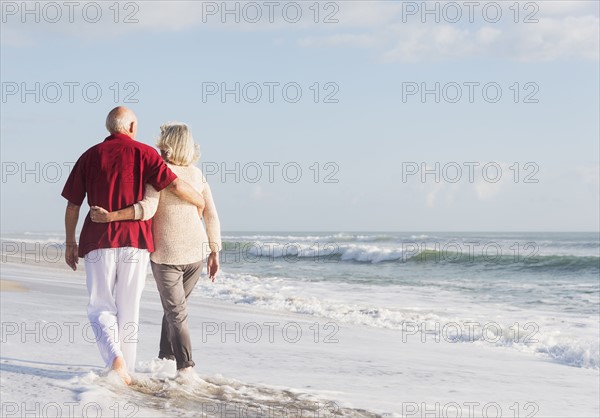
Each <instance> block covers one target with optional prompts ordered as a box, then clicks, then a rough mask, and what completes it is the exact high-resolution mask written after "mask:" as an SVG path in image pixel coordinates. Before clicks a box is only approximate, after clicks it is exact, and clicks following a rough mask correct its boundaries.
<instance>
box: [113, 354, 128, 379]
mask: <svg viewBox="0 0 600 418" xmlns="http://www.w3.org/2000/svg"><path fill="white" fill-rule="evenodd" d="M112 369H113V370H114V371H115V372H117V374H118V375H119V377H120V378H121V379H123V382H125V384H126V385H130V384H131V376H129V373H127V366H126V365H125V359H123V357H115V359H114V360H113V364H112Z"/></svg>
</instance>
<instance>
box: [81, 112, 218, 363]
mask: <svg viewBox="0 0 600 418" xmlns="http://www.w3.org/2000/svg"><path fill="white" fill-rule="evenodd" d="M157 147H158V148H159V149H160V151H161V155H162V157H163V159H164V160H165V162H166V164H167V165H168V166H169V168H170V169H171V170H172V171H173V172H174V173H175V174H176V175H177V177H179V178H181V179H183V180H185V181H186V182H188V183H189V184H190V185H191V186H193V187H194V188H195V189H196V190H197V191H198V192H199V193H201V194H202V197H203V198H204V200H205V207H204V209H203V212H201V209H199V208H197V207H196V206H194V205H192V204H189V203H186V202H185V201H183V200H181V199H180V198H178V197H177V196H175V195H174V194H173V193H172V192H170V191H168V190H163V191H161V192H157V191H156V190H155V189H154V188H153V187H152V186H150V185H148V186H147V187H146V190H145V196H144V199H143V200H141V201H139V202H138V203H136V204H135V205H133V206H129V207H128V208H125V209H121V210H119V211H116V212H107V211H106V210H104V209H103V208H99V207H93V208H92V212H91V213H92V214H91V217H92V220H93V221H94V222H113V221H124V220H132V219H136V220H139V219H141V220H148V219H150V218H152V217H154V219H153V226H152V232H153V236H154V247H155V251H154V253H152V254H151V255H150V263H151V267H152V272H153V274H154V279H155V280H156V285H157V287H158V291H159V293H160V299H161V302H162V306H163V310H164V315H163V320H162V331H161V337H160V351H159V354H158V357H159V358H163V359H172V360H173V359H174V360H175V361H176V362H177V370H178V371H179V372H185V371H189V370H191V368H192V367H193V366H194V365H195V363H194V361H193V360H192V343H191V339H190V334H189V330H188V324H187V318H188V314H187V306H186V301H187V299H188V297H189V296H190V294H191V293H192V290H193V289H194V286H195V285H196V283H197V282H198V279H199V277H200V273H201V272H202V265H203V263H204V262H205V261H207V269H208V275H209V277H210V278H211V279H212V280H213V281H214V279H215V275H216V274H217V271H218V269H219V260H218V253H219V251H220V249H221V232H220V223H219V217H218V215H217V210H216V208H215V204H214V201H213V198H212V194H211V191H210V187H209V185H208V183H207V182H206V179H205V178H204V176H203V174H202V172H201V171H200V169H199V168H198V167H196V166H195V165H194V162H196V161H197V160H198V159H199V158H200V153H199V151H198V146H197V145H196V144H194V140H193V138H192V133H191V131H190V129H189V127H188V126H187V125H185V124H180V123H172V124H166V125H163V126H161V128H160V138H159V140H158V143H157ZM202 218H204V225H205V227H206V231H205V228H204V227H203V225H202Z"/></svg>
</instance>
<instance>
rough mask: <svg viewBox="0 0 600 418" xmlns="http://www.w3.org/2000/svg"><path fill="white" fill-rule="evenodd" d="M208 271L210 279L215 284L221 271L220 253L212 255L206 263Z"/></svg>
mask: <svg viewBox="0 0 600 418" xmlns="http://www.w3.org/2000/svg"><path fill="white" fill-rule="evenodd" d="M206 269H207V270H208V278H209V279H211V280H212V281H213V282H214V281H215V279H216V277H217V272H218V271H219V253H216V252H215V253H210V255H209V256H208V261H207V262H206Z"/></svg>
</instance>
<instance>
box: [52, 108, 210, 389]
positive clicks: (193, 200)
mask: <svg viewBox="0 0 600 418" xmlns="http://www.w3.org/2000/svg"><path fill="white" fill-rule="evenodd" d="M137 128H138V123H137V118H136V116H135V114H134V113H133V112H132V111H131V110H130V109H128V108H125V107H116V108H114V109H113V110H112V111H111V112H110V113H109V114H108V116H107V118H106V129H107V130H108V132H109V133H110V135H109V136H108V137H107V138H106V139H105V140H104V141H103V142H100V143H99V144H96V145H94V146H93V147H91V148H90V149H88V150H87V151H86V152H84V153H83V154H82V155H81V157H80V158H79V159H78V160H77V163H76V164H75V166H74V167H73V170H72V171H71V173H70V175H69V178H68V179H67V182H66V184H65V186H64V189H63V191H62V196H63V197H64V198H65V199H67V201H68V203H67V208H66V213H65V229H66V253H65V261H66V262H67V264H68V265H69V266H70V267H71V268H72V269H73V270H76V269H77V264H78V261H79V258H80V257H82V258H83V259H84V264H85V272H86V283H87V289H88V293H89V303H88V306H87V313H88V318H89V321H90V324H91V325H92V328H93V329H94V332H95V334H96V340H97V344H98V348H99V350H100V354H101V356H102V358H103V360H104V362H105V364H106V366H107V367H109V368H111V369H113V370H114V371H116V372H117V373H118V375H119V376H120V377H121V379H123V381H124V382H125V383H126V384H130V383H131V375H130V373H131V372H133V371H134V370H135V365H136V351H137V335H138V319H139V308H140V299H141V295H142V290H143V289H144V285H145V281H146V272H147V266H148V261H149V260H150V264H151V268H152V272H153V274H154V279H155V281H156V285H157V288H158V291H159V293H160V299H161V302H162V306H163V311H164V313H163V319H162V330H161V337H160V344H159V347H160V349H159V354H158V356H159V358H163V359H171V360H175V361H176V363H177V370H178V372H179V373H181V374H186V373H188V372H189V371H190V370H191V369H192V367H193V366H194V361H193V360H192V344H191V338H190V334H189V330H188V323H187V318H188V314H187V306H186V301H187V299H188V297H189V296H190V294H191V292H192V290H193V289H194V286H195V285H196V283H197V282H198V279H199V277H200V274H201V272H202V267H203V264H204V263H205V262H206V263H207V270H208V275H209V277H210V278H211V279H212V280H213V281H214V279H215V276H216V274H217V271H218V270H219V260H218V254H219V251H220V249H221V233H220V224H219V217H218V215H217V211H216V208H215V204H214V202H213V198H212V194H211V191H210V187H209V185H208V183H207V182H206V179H205V178H204V176H203V175H202V172H201V171H200V169H198V168H197V167H196V166H195V165H194V162H196V161H197V160H198V159H199V157H200V155H199V152H198V146H197V145H196V144H195V143H194V140H193V138H192V134H191V131H190V129H189V128H188V126H187V125H185V124H178V123H173V124H166V125H163V126H161V128H160V137H159V139H158V143H157V147H158V148H159V150H160V152H161V155H159V154H158V153H157V152H156V150H155V149H154V148H152V147H150V146H148V145H145V144H143V143H140V142H137V141H136V134H137ZM86 197H87V203H88V205H89V206H90V208H91V210H90V212H89V213H88V215H87V216H86V218H85V221H84V224H83V228H82V229H81V234H80V238H79V243H77V240H76V237H75V229H76V226H77V221H78V218H79V210H80V207H81V205H82V203H83V201H84V199H85V198H86ZM202 221H204V222H202Z"/></svg>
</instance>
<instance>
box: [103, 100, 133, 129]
mask: <svg viewBox="0 0 600 418" xmlns="http://www.w3.org/2000/svg"><path fill="white" fill-rule="evenodd" d="M132 122H135V114H134V113H133V112H131V111H124V108H122V107H115V108H114V109H113V110H111V111H110V113H109V114H108V116H107V117H106V129H107V130H108V132H110V133H111V134H115V133H118V132H122V133H127V132H129V127H130V126H131V123H132Z"/></svg>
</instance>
